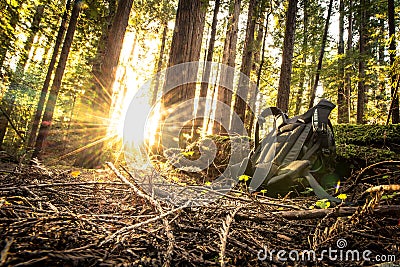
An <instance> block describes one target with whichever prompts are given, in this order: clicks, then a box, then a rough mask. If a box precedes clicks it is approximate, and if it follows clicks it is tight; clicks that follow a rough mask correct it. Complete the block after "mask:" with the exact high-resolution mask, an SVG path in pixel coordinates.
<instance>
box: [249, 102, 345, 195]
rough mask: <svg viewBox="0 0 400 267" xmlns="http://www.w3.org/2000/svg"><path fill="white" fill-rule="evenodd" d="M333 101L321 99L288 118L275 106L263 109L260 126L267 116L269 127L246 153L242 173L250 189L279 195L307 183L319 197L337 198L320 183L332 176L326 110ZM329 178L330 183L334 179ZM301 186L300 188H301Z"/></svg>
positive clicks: (330, 133) (331, 137)
mask: <svg viewBox="0 0 400 267" xmlns="http://www.w3.org/2000/svg"><path fill="white" fill-rule="evenodd" d="M334 108H335V105H334V104H333V103H331V102H330V101H328V100H326V99H322V100H321V101H320V102H319V103H318V104H317V105H316V106H314V107H312V108H311V109H309V110H308V111H307V112H306V113H304V114H303V115H299V116H295V117H293V118H288V116H287V115H286V114H284V113H283V112H282V111H281V110H280V109H278V108H276V107H272V108H268V109H266V110H264V111H263V112H262V113H261V115H260V117H259V119H258V124H259V126H260V127H262V126H263V124H264V123H265V122H266V121H267V120H269V121H270V122H271V121H272V127H271V128H272V129H270V130H269V132H268V134H267V135H266V136H265V137H264V138H263V139H262V140H261V141H259V140H258V138H257V137H256V140H255V149H254V151H253V153H252V155H250V157H249V161H248V166H247V169H246V174H247V175H249V176H251V177H252V179H251V181H250V184H249V189H250V190H251V191H255V190H258V191H259V190H264V191H263V192H265V190H266V194H267V195H269V196H278V195H280V196H283V195H285V194H287V193H288V192H289V191H291V190H302V191H304V188H305V187H308V185H309V186H310V187H311V188H312V189H313V191H314V193H315V194H316V195H317V196H318V197H319V198H321V199H328V200H330V201H333V202H341V200H340V199H337V198H335V197H333V196H331V195H329V194H328V193H327V192H326V191H325V189H324V188H323V187H322V186H321V183H322V184H325V185H326V182H327V181H326V180H329V177H332V173H333V171H334V166H335V157H336V149H335V138H334V134H333V129H332V124H331V122H330V120H329V114H330V113H331V111H332V110H333V109H334ZM336 182H337V179H336V180H335V181H331V185H332V184H333V183H336ZM301 187H303V188H301Z"/></svg>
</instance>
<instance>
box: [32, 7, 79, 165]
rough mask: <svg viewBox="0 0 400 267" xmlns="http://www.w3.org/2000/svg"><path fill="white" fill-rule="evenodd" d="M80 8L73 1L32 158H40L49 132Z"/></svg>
mask: <svg viewBox="0 0 400 267" xmlns="http://www.w3.org/2000/svg"><path fill="white" fill-rule="evenodd" d="M81 7H82V0H75V2H74V6H73V8H72V12H71V18H70V21H69V24H68V29H67V33H66V35H65V40H64V44H63V47H62V49H61V55H60V58H59V61H58V65H57V69H56V72H55V74H54V79H53V84H52V86H51V90H50V94H49V99H48V100H47V103H46V108H45V111H44V114H43V118H42V123H41V125H40V128H39V134H38V137H37V139H36V142H35V149H34V151H33V154H32V158H35V157H40V154H41V152H42V149H43V145H44V143H45V141H46V139H47V136H48V135H49V132H50V126H51V123H52V121H53V114H54V109H55V106H56V101H57V97H58V93H59V91H60V87H61V81H62V78H63V75H64V70H65V66H66V64H67V59H68V55H69V51H70V48H71V44H72V40H73V38H74V34H75V29H76V25H77V23H78V18H79V13H80V11H81Z"/></svg>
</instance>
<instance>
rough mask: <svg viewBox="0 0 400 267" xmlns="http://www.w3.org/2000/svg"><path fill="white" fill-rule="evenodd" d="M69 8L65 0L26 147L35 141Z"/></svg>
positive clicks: (69, 4)
mask: <svg viewBox="0 0 400 267" xmlns="http://www.w3.org/2000/svg"><path fill="white" fill-rule="evenodd" d="M70 8H71V0H67V3H66V6H65V11H64V13H63V16H62V18H61V24H60V27H59V29H58V33H57V37H56V42H55V44H54V48H53V54H52V56H51V60H50V64H49V67H48V68H47V74H46V78H45V80H44V83H43V87H42V90H41V92H40V97H39V101H38V104H37V108H36V112H35V115H34V117H33V120H32V128H31V132H30V134H29V139H28V147H33V145H34V144H35V141H36V133H37V130H38V128H39V124H40V118H41V117H42V113H43V108H44V104H45V102H46V97H47V92H48V90H49V86H50V80H51V76H52V74H53V70H54V67H55V65H56V61H57V57H58V53H59V51H60V46H61V44H62V41H63V38H64V34H65V30H66V26H67V20H68V13H69V9H70Z"/></svg>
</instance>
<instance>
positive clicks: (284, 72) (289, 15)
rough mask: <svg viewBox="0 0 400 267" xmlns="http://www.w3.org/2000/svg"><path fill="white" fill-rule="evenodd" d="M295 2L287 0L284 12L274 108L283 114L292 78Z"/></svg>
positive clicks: (286, 105)
mask: <svg viewBox="0 0 400 267" xmlns="http://www.w3.org/2000/svg"><path fill="white" fill-rule="evenodd" d="M296 13H297V0H289V7H288V10H287V12H286V24H285V37H284V40H283V53H282V65H281V74H280V76H279V87H278V99H277V103H276V106H277V107H278V108H280V109H281V110H282V111H283V112H288V109H289V95H290V82H291V76H292V61H293V48H294V38H295V29H296Z"/></svg>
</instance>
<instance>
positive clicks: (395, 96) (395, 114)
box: [388, 0, 400, 123]
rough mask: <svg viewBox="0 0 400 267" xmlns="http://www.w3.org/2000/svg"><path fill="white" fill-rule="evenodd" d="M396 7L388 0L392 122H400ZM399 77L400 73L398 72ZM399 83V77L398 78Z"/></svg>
mask: <svg viewBox="0 0 400 267" xmlns="http://www.w3.org/2000/svg"><path fill="white" fill-rule="evenodd" d="M394 11H395V9H394V0H388V24H389V41H390V43H389V55H390V93H391V96H392V103H391V104H390V110H389V117H390V114H391V115H392V123H400V116H399V92H398V85H396V73H395V72H396V71H395V67H394V66H395V58H396V24H395V18H394V15H395V12H394ZM397 77H399V74H397ZM397 83H399V79H397Z"/></svg>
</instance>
